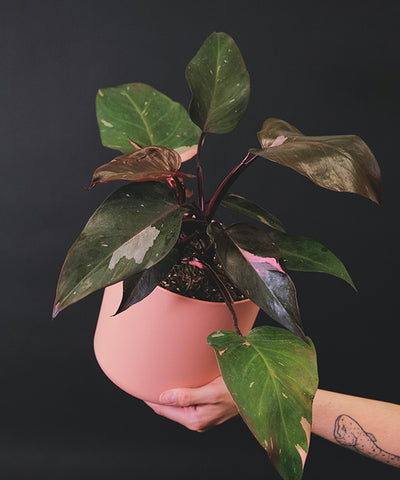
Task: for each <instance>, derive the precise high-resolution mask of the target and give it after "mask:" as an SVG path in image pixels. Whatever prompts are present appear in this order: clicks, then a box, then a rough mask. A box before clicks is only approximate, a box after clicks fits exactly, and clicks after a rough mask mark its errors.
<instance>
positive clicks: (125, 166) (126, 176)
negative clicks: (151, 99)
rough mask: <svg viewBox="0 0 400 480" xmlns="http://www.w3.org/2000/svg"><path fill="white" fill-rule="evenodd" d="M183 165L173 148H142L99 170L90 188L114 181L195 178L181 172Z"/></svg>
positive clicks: (95, 173) (94, 175)
mask: <svg viewBox="0 0 400 480" xmlns="http://www.w3.org/2000/svg"><path fill="white" fill-rule="evenodd" d="M181 163H182V161H181V157H180V156H179V154H178V153H177V152H176V151H175V150H172V149H171V148H167V147H157V146H150V147H144V148H140V149H138V150H135V151H134V152H131V153H127V154H126V155H121V156H119V157H116V158H114V160H112V161H111V162H109V163H106V164H105V165H102V166H101V167H99V168H97V169H96V170H95V172H94V174H93V179H92V183H91V184H90V187H89V188H93V187H94V186H95V185H96V184H97V183H105V182H110V181H112V180H129V181H131V182H148V181H150V180H165V179H166V178H170V177H181V178H191V177H194V175H190V174H186V173H183V172H180V171H179V168H180V166H181Z"/></svg>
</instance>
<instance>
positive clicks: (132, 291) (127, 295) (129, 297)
mask: <svg viewBox="0 0 400 480" xmlns="http://www.w3.org/2000/svg"><path fill="white" fill-rule="evenodd" d="M178 256H179V254H178V250H177V249H176V248H173V249H172V250H171V251H170V252H169V254H168V255H167V256H166V257H165V258H163V259H162V260H161V262H158V263H156V264H155V265H153V266H152V267H150V268H148V269H147V270H144V271H143V272H139V273H135V275H132V276H131V277H129V278H127V279H126V280H124V283H123V295H122V300H121V304H120V306H119V308H118V310H117V312H116V313H115V315H117V314H118V313H121V312H123V311H124V310H127V309H128V308H129V307H131V306H132V305H135V303H138V302H140V301H141V300H143V299H144V298H146V297H147V296H148V295H150V293H151V292H152V291H153V290H154V289H155V288H156V287H157V285H158V284H159V283H160V282H161V280H162V279H163V278H164V277H165V276H166V275H168V272H169V271H170V270H171V268H172V267H173V266H174V265H175V264H176V262H177V260H178Z"/></svg>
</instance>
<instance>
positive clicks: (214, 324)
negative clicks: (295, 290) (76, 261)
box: [94, 283, 259, 402]
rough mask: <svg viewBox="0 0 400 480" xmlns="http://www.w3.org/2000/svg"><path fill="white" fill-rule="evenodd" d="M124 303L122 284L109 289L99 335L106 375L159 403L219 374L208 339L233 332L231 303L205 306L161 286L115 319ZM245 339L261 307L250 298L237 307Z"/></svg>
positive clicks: (96, 343) (97, 343) (97, 351)
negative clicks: (218, 332)
mask: <svg viewBox="0 0 400 480" xmlns="http://www.w3.org/2000/svg"><path fill="white" fill-rule="evenodd" d="M121 299H122V283H118V284H116V285H112V286H111V287H107V288H106V289H105V290H104V297H103V303H102V305H101V309H100V315H99V320H98V324H97V328H96V333H95V337H94V350H95V355H96V358H97V361H98V362H99V365H100V367H101V368H102V370H103V371H104V373H105V374H106V375H107V376H108V377H109V378H110V379H111V380H112V381H113V382H114V383H115V384H116V385H118V387H120V388H122V390H125V391H126V392H128V393H130V394H131V395H133V396H135V397H138V398H140V399H142V400H145V401H150V402H158V399H159V396H160V393H161V392H163V391H164V390H168V389H170V388H176V387H199V386H201V385H205V384H206V383H208V382H210V381H211V380H213V379H214V378H216V377H217V376H218V375H219V369H218V364H217V360H216V357H215V353H214V350H213V349H212V347H211V346H210V345H208V344H207V336H208V335H209V334H210V333H212V332H214V331H216V330H233V320H232V315H231V313H230V312H229V310H228V308H227V307H226V305H225V303H215V302H204V301H201V300H193V299H191V298H187V297H183V296H181V295H177V294H175V293H172V292H169V291H168V290H165V289H163V288H161V287H157V288H156V289H155V290H154V291H153V292H152V293H151V294H150V295H149V296H148V297H146V298H145V299H144V300H142V301H141V302H139V303H137V304H136V305H133V306H132V307H130V308H129V309H128V310H126V311H125V312H122V313H120V314H119V315H116V316H115V317H112V315H113V314H114V313H115V312H116V310H117V309H118V306H119V304H120V302H121ZM234 308H235V311H236V314H237V316H238V319H239V326H240V330H241V332H242V334H243V335H245V334H247V333H248V332H249V331H250V329H251V328H252V326H253V324H254V321H255V319H256V316H257V314H258V310H259V309H258V307H257V306H256V305H255V304H254V303H252V302H251V301H250V300H243V301H240V302H236V303H235V305H234Z"/></svg>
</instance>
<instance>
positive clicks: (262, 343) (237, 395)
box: [207, 326, 318, 480]
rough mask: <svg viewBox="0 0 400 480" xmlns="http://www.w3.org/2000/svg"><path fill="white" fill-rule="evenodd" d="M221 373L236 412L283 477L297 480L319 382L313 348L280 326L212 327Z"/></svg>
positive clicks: (306, 443) (301, 470)
mask: <svg viewBox="0 0 400 480" xmlns="http://www.w3.org/2000/svg"><path fill="white" fill-rule="evenodd" d="M207 341H208V343H210V344H211V346H212V347H213V348H214V349H215V351H216V353H217V359H218V363H219V367H220V370H221V374H222V377H223V379H224V382H225V384H226V386H227V387H228V389H229V391H230V393H231V395H232V397H233V399H234V401H235V403H236V404H237V406H238V408H239V412H240V415H241V416H242V418H243V419H244V421H245V422H246V424H247V426H248V427H249V428H250V430H251V432H252V433H253V435H254V436H255V437H256V439H257V440H258V442H259V443H260V444H261V446H262V447H263V448H264V449H265V450H266V451H267V453H268V455H269V458H270V460H271V462H272V464H273V465H274V467H275V468H276V469H277V470H278V472H279V474H280V475H281V476H282V478H284V479H285V480H299V479H300V478H301V477H302V473H303V467H302V460H301V457H300V451H303V452H304V453H307V452H308V441H307V434H306V431H305V429H306V430H308V431H309V428H310V426H311V421H312V414H311V412H312V402H313V398H314V395H315V392H316V390H317V386H318V372H317V360H316V354H315V349H314V347H313V345H312V342H311V341H310V339H309V344H307V343H305V342H303V341H301V340H300V339H299V338H297V337H296V336H294V335H293V334H291V333H290V332H288V331H287V330H284V329H282V328H276V327H269V326H263V327H258V328H255V329H253V330H252V331H250V333H249V334H248V335H247V336H246V337H241V336H240V335H237V334H236V333H234V332H230V331H220V332H214V333H212V334H211V335H209V337H208V340H207Z"/></svg>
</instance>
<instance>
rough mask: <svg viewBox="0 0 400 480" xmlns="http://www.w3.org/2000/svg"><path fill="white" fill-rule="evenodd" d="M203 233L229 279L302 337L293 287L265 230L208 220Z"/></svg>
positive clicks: (268, 312)
mask: <svg viewBox="0 0 400 480" xmlns="http://www.w3.org/2000/svg"><path fill="white" fill-rule="evenodd" d="M207 233H208V235H209V236H210V238H211V239H212V240H213V241H214V243H215V245H216V252H217V255H218V258H219V260H220V262H221V263H222V266H223V267H224V270H225V271H226V273H227V275H228V276H229V277H230V278H231V280H232V281H233V282H234V283H235V284H236V285H237V286H238V287H239V288H240V290H242V292H243V293H245V294H246V295H247V296H248V297H249V298H250V300H252V301H253V302H254V303H255V304H256V305H258V306H259V307H260V308H261V309H262V310H264V312H265V313H267V314H268V315H269V316H270V317H271V318H273V319H274V320H276V321H277V322H279V323H280V324H281V325H283V326H284V327H285V328H287V329H289V330H290V331H291V332H293V333H294V334H295V335H298V336H299V337H301V338H302V339H304V338H305V337H304V333H303V330H302V327H301V320H300V313H299V309H298V305H297V298H296V290H295V287H294V285H293V282H292V281H291V279H290V277H289V276H288V275H287V274H286V273H285V272H284V271H283V270H282V268H281V267H280V265H279V264H278V262H277V259H278V258H279V256H280V252H279V250H278V249H277V247H276V246H275V245H274V243H273V241H272V239H271V238H270V237H269V236H268V234H267V233H265V232H263V231H262V230H259V229H257V228H255V227H253V226H251V225H247V224H244V223H241V224H236V225H232V226H230V227H228V228H223V227H222V226H221V225H220V224H218V223H217V222H212V223H211V224H210V225H209V226H208V228H207Z"/></svg>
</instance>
